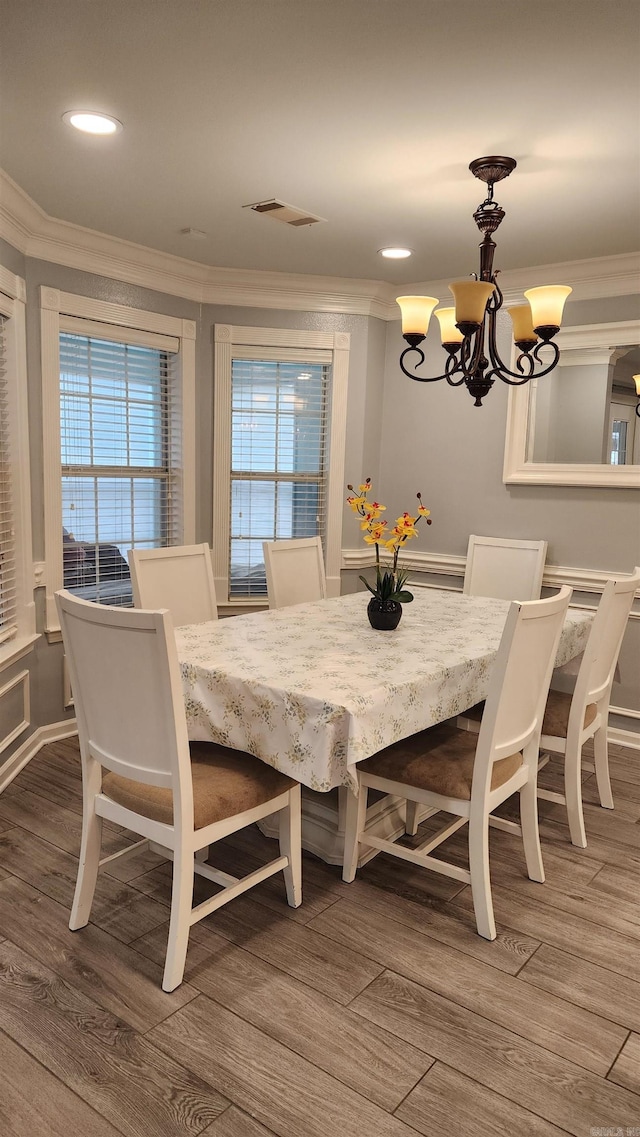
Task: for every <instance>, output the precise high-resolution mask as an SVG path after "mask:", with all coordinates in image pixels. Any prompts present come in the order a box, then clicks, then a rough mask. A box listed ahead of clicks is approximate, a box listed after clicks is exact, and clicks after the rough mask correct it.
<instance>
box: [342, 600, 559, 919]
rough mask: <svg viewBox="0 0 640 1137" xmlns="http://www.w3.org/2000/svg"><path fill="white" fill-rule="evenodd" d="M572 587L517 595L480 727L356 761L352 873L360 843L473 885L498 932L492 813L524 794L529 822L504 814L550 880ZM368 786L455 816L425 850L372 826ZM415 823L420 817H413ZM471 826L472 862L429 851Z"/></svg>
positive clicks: (436, 732)
mask: <svg viewBox="0 0 640 1137" xmlns="http://www.w3.org/2000/svg"><path fill="white" fill-rule="evenodd" d="M570 596H571V589H570V588H566V587H564V588H561V589H560V591H559V592H558V593H557V594H556V595H555V596H553V597H550V598H549V599H548V600H534V601H530V602H526V603H518V602H514V603H513V604H512V605H511V608H510V609H509V614H508V616H507V621H506V624H505V628H504V632H503V635H502V639H501V642H500V647H499V649H498V654H497V657H496V660H495V663H494V665H493V670H492V673H491V680H490V684H489V693H488V695H487V700H486V709H485V713H484V716H483V719H482V725H481V727H480V733H479V734H477V735H475V734H472V733H470V732H469V731H464V730H459V729H458V728H457V727H455V726H453V725H451V724H449V723H441V724H440V725H439V726H435V727H431V728H430V729H429V730H424V731H421V732H420V733H419V734H415V735H412V736H411V737H409V738H406V739H404V740H403V741H402V742H396V743H394V744H393V745H392V746H388V747H387V748H386V749H385V750H382V751H380V753H378V754H375V755H374V756H373V757H372V758H368V759H366V761H364V762H361V763H359V765H358V766H357V775H358V788H359V792H358V795H357V797H356V795H354V794H352V793H350V794H348V795H347V809H346V825H345V853H344V865H343V879H344V880H345V881H352V880H353V879H354V877H355V873H356V868H357V864H358V859H359V855H360V849H361V847H362V846H364V847H365V848H366V847H367V846H369V847H371V848H374V849H379V850H381V851H382V852H385V853H390V854H391V855H392V856H395V857H399V858H400V859H402V860H405V861H409V862H411V863H412V864H417V865H422V866H423V867H424V868H427V869H432V870H434V871H435V872H439V873H442V874H444V875H445V876H448V877H452V878H453V879H454V880H460V881H464V882H465V883H466V884H470V885H471V892H472V896H473V907H474V911H475V916H476V924H477V928H478V932H479V934H480V935H481V936H484V938H485V939H488V940H493V939H495V936H496V927H495V920H494V915H493V902H492V898H491V881H490V876H489V822H490V819H491V815H492V813H493V811H494V810H495V809H496V807H497V806H498V805H500V803H501V802H503V801H505V799H506V798H508V797H511V795H512V794H514V793H519V795H520V825H518V824H516V823H515V822H512V821H508V820H506V819H503V818H498V819H497V821H498V823H499V825H500V828H505V829H508V830H509V831H513V832H518V833H521V834H522V839H523V844H524V854H525V860H526V864H527V872H528V874H529V877H530V879H531V880H536V881H544V867H543V864H542V854H541V851H540V838H539V835H538V814H537V797H536V777H537V773H538V752H539V742H540V731H541V728H542V715H543V711H544V706H545V701H546V698H547V692H548V690H549V683H550V680H551V674H552V670H553V664H554V661H555V657H556V651H557V648H558V642H559V640H560V634H561V632H562V625H563V623H564V619H565V615H566V611H567V607H568V604H569V598H570ZM369 789H373V790H379V791H382V793H383V794H385V795H390V796H396V797H400V798H405V799H406V800H407V802H408V803H411V805H412V807H413V810H414V812H415V811H416V810H417V809H418V808H420V807H422V808H423V809H424V807H425V806H426V807H427V812H426V814H425V816H431V815H432V814H435V813H439V812H440V811H444V812H445V813H451V814H454V815H455V817H456V820H455V821H453V822H448V823H447V824H446V825H445V826H444V828H443V829H441V830H440V831H439V832H438V833H436V834H435V835H432V836H429V837H428V838H426V839H425V840H424V841H422V842H421V843H420V844H419V845H418V846H417V847H416V848H407V847H406V846H405V845H398V844H397V841H392V840H387V839H386V838H383V837H378V836H374V834H373V833H371V832H370V831H369V830H368V829H367V825H366V818H367V794H368V791H369ZM409 824H411V822H409ZM467 824H468V826H469V869H468V870H467V869H465V868H461V867H460V866H459V865H453V864H449V863H448V862H446V861H443V860H440V859H438V858H436V857H432V856H431V855H430V853H431V851H432V850H433V849H435V848H437V846H438V845H440V844H441V843H442V842H443V841H445V840H446V839H447V838H448V837H450V836H451V835H452V834H453V833H455V832H456V831H457V830H458V829H460V828H461V827H462V826H463V825H467Z"/></svg>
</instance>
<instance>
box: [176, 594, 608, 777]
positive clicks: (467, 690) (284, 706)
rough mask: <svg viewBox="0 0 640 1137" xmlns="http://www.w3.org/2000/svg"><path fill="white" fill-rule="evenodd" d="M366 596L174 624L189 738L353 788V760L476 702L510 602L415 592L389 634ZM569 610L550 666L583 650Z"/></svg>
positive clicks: (584, 622)
mask: <svg viewBox="0 0 640 1137" xmlns="http://www.w3.org/2000/svg"><path fill="white" fill-rule="evenodd" d="M368 599H369V594H368V593H362V592H360V593H357V594H355V595H350V596H340V597H336V598H335V599H331V600H321V601H316V602H314V603H312V604H298V605H295V606H293V607H290V608H280V609H276V610H274V611H269V612H260V613H252V614H250V615H245V616H236V617H231V618H229V619H225V620H219V621H214V622H211V623H205V624H189V625H185V626H183V627H180V628H177V629H176V642H177V647H178V658H179V660H180V667H181V671H182V678H183V686H184V693H185V703H186V710H187V723H188V730H189V737H190V738H191V739H193V740H200V741H202V740H206V741H214V742H218V743H221V744H223V745H224V746H230V747H233V748H234V749H236V750H246V751H248V752H249V753H251V754H255V755H256V756H257V757H258V758H261V759H262V760H263V761H265V762H268V763H269V764H270V765H271V766H275V767H276V768H277V769H278V770H282V771H283V772H284V773H286V774H289V775H290V776H291V777H293V778H296V779H297V780H298V781H300V782H302V783H303V784H304V785H306V786H310V787H311V789H314V790H330V789H332V788H333V787H334V786H339V785H347V786H349V787H350V788H352V789H355V788H356V780H355V778H354V776H353V765H354V764H355V763H356V762H359V761H361V760H362V759H364V758H368V757H370V756H371V755H372V754H375V753H376V751H378V750H381V749H382V748H383V747H384V746H388V745H389V744H390V743H392V742H397V741H398V740H399V739H401V738H405V737H406V736H407V735H410V734H415V733H416V731H419V730H423V729H424V728H425V727H428V726H433V725H434V724H435V723H438V722H442V721H443V720H444V719H448V718H452V717H453V716H454V715H456V714H459V713H460V712H462V711H465V710H468V708H469V707H471V706H473V704H474V703H477V702H479V701H480V700H481V699H484V697H485V695H486V693H487V689H488V684H489V676H490V673H491V666H492V664H493V661H494V659H495V655H496V651H497V649H498V645H499V643H500V637H501V635H502V630H503V627H504V623H505V620H506V616H507V611H508V608H509V602H508V601H506V600H493V599H490V598H487V597H480V596H463V595H462V594H461V593H457V592H446V591H440V590H436V589H421V590H420V589H416V596H415V600H414V602H413V603H412V604H410V605H406V606H405V608H404V612H403V616H402V620H401V621H400V624H399V626H398V628H397V629H396V631H394V632H377V631H374V630H373V629H372V628H370V626H369V623H368V620H367V613H366V607H367V602H368ZM592 618H593V613H590V612H585V611H580V610H578V609H572V610H570V611H569V613H568V615H567V620H566V623H565V627H564V630H563V634H562V639H561V641H560V649H559V651H558V657H557V660H556V663H557V665H561V664H564V663H566V662H567V661H568V660H569V659H572V658H573V657H574V656H576V655H578V654H579V653H580V652H581V651H583V650H584V646H585V643H586V639H587V636H588V633H589V628H590V624H591V620H592Z"/></svg>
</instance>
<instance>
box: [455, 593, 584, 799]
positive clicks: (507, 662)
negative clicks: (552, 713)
mask: <svg viewBox="0 0 640 1137" xmlns="http://www.w3.org/2000/svg"><path fill="white" fill-rule="evenodd" d="M571 592H572V590H571V589H570V588H567V587H566V586H565V587H563V588H561V589H560V591H559V592H558V593H556V595H555V596H551V597H549V598H548V599H547V600H531V601H528V602H525V603H520V602H519V601H514V603H513V604H512V605H511V608H510V609H509V614H508V616H507V621H506V624H505V628H504V632H503V634H502V639H501V641H500V647H499V648H498V654H497V656H496V660H495V663H494V665H493V670H492V672H491V680H490V683H489V691H488V694H487V699H486V703H485V709H484V714H483V716H482V725H481V727H480V733H479V735H478V746H477V750H476V760H475V764H474V773H473V785H474V789H475V787H476V778H477V779H478V780H479V783H480V785H481V786H484V789H485V791H486V789H487V787H488V784H489V782H490V778H491V766H492V764H493V762H495V761H497V760H498V759H500V758H507V757H508V756H509V755H510V754H516V753H518V752H519V751H522V750H524V749H525V748H527V747H530V746H531V745H533V747H535V758H536V761H537V750H538V745H539V741H540V734H541V730H542V719H543V715H544V708H545V705H546V701H547V695H548V692H549V685H550V683H551V675H552V673H553V665H554V663H555V659H556V653H557V650H558V643H559V641H560V635H561V632H562V625H563V623H564V620H565V616H566V613H567V608H568V606H569V600H570V598H571Z"/></svg>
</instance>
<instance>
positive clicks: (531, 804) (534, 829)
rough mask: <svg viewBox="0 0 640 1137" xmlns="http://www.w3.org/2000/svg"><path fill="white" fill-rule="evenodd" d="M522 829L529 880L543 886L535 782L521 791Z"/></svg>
mask: <svg viewBox="0 0 640 1137" xmlns="http://www.w3.org/2000/svg"><path fill="white" fill-rule="evenodd" d="M520 828H521V830H522V844H523V845H524V858H525V861H526V862H527V873H528V875H529V880H537V881H539V882H540V884H542V883H543V882H544V865H543V863H542V849H541V848H540V832H539V830H538V792H537V787H536V783H535V781H529V782H526V783H525V784H524V786H523V787H522V789H521V790H520Z"/></svg>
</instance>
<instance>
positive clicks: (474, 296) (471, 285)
mask: <svg viewBox="0 0 640 1137" xmlns="http://www.w3.org/2000/svg"><path fill="white" fill-rule="evenodd" d="M493 287H494V286H493V284H490V283H488V282H487V281H484V280H457V281H456V282H455V284H450V285H449V292H451V293H453V299H454V300H455V302H456V324H457V325H458V327H461V329H462V331H466V330H472V328H471V327H469V326H470V325H472V326H475V327H477V326H479V325H480V324H481V323H482V321H483V320H484V313H485V310H486V307H487V301H488V300H489V297H490V296H491V293H492V292H493ZM465 325H467V326H468V327H467V328H465Z"/></svg>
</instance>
